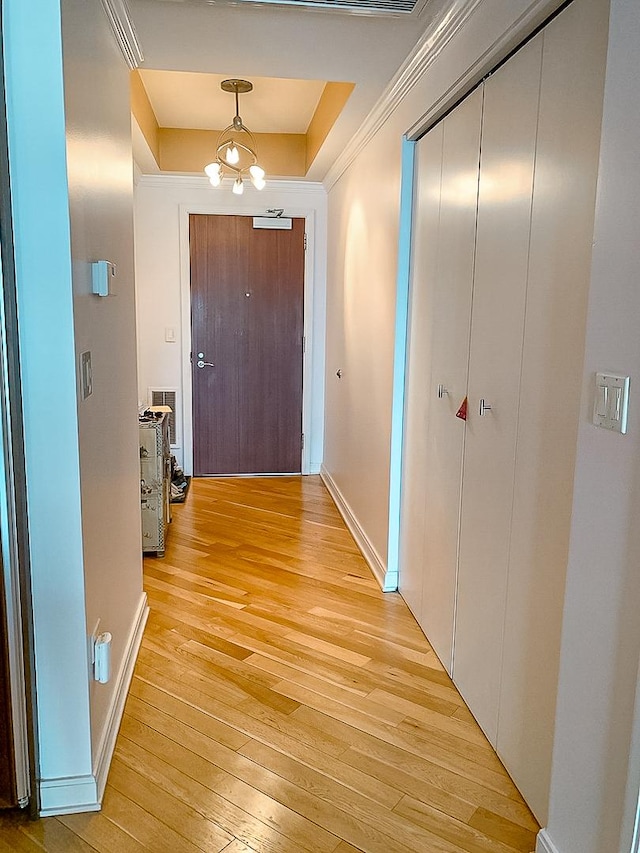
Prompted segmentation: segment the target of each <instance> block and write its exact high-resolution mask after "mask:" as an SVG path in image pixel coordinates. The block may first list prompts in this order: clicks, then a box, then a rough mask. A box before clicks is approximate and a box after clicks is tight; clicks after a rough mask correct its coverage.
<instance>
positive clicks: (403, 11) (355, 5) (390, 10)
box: [244, 0, 422, 15]
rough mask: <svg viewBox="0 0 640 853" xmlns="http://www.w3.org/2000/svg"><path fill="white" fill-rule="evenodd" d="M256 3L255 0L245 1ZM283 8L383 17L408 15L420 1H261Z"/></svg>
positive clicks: (261, 0) (245, 0)
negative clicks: (291, 7) (304, 7)
mask: <svg viewBox="0 0 640 853" xmlns="http://www.w3.org/2000/svg"><path fill="white" fill-rule="evenodd" d="M244 2H255V0H244ZM260 2H263V3H264V2H267V3H277V4H278V5H281V6H307V7H312V8H317V9H342V10H345V11H349V12H360V13H363V12H365V13H366V12H368V13H369V14H371V13H374V14H378V15H380V14H382V15H408V14H410V13H411V12H413V10H414V9H415V7H416V6H417V5H422V4H421V3H420V0H260Z"/></svg>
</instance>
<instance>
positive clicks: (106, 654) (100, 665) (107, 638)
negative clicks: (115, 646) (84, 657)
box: [93, 631, 112, 684]
mask: <svg viewBox="0 0 640 853" xmlns="http://www.w3.org/2000/svg"><path fill="white" fill-rule="evenodd" d="M111 639H112V638H111V634H110V633H109V631H105V632H104V633H102V634H98V636H97V637H96V645H95V650H94V663H93V677H94V679H95V680H96V681H99V682H100V684H106V683H107V681H109V678H110V677H111Z"/></svg>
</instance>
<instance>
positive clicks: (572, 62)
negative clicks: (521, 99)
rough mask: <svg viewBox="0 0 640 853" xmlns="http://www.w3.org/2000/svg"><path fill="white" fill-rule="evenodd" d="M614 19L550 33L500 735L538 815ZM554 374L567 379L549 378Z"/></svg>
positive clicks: (584, 5) (597, 6) (551, 714)
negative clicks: (609, 29)
mask: <svg viewBox="0 0 640 853" xmlns="http://www.w3.org/2000/svg"><path fill="white" fill-rule="evenodd" d="M607 24H608V7H607V4H606V3H604V2H601V0H586V2H585V0H579V2H575V3H573V4H572V5H571V6H569V7H568V8H567V9H565V11H564V12H563V13H562V14H561V15H559V16H558V18H557V19H556V20H555V21H553V23H552V24H551V25H550V26H548V27H547V28H546V30H545V32H544V50H543V61H542V84H541V90H540V117H539V122H538V143H537V152H536V179H535V186H534V192H533V215H532V223H531V248H530V252H529V286H528V292H527V307H526V325H525V336H524V353H523V362H522V379H521V394H520V418H519V424H518V443H517V447H518V453H517V459H516V470H515V480H514V482H515V494H514V506H513V521H512V526H511V546H510V567H509V588H508V593H507V608H506V619H505V630H504V653H503V662H502V684H501V692H500V725H499V727H498V744H497V749H498V754H499V755H500V757H501V758H502V759H503V761H504V762H505V764H506V766H507V768H508V770H509V772H510V773H511V775H512V776H513V778H514V780H515V782H516V784H517V785H518V786H519V787H520V789H521V790H522V791H523V793H525V796H526V797H527V801H528V802H529V804H530V805H531V807H532V809H533V810H534V812H535V813H536V815H537V816H538V818H539V819H540V820H541V821H545V820H546V817H547V802H548V791H549V780H550V778H551V753H552V747H553V730H554V721H555V709H556V693H557V682H558V670H559V658H560V633H561V627H562V611H563V599H564V586H565V573H566V565H567V556H568V551H569V529H570V527H569V525H570V520H571V510H572V495H573V469H574V463H575V449H576V440H577V428H578V413H579V410H580V392H581V387H582V363H583V354H584V335H585V324H586V303H587V295H588V284H589V274H590V266H591V244H592V235H593V218H594V209H595V192H596V178H597V174H598V154H599V145H600V123H601V120H602V96H603V84H604V61H605V55H606V50H607ZM553 376H557V377H560V378H561V380H560V382H550V381H549V377H553ZM525 732H526V737H525V736H523V733H525Z"/></svg>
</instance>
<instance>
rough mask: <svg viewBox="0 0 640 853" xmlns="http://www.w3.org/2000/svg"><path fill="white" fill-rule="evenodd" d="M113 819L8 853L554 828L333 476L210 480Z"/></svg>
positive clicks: (19, 829) (150, 659)
mask: <svg viewBox="0 0 640 853" xmlns="http://www.w3.org/2000/svg"><path fill="white" fill-rule="evenodd" d="M145 586H146V589H147V592H148V596H149V605H150V608H151V615H150V617H149V622H148V625H147V629H146V632H145V637H144V640H143V644H142V648H141V651H140V656H139V658H138V664H137V667H136V671H135V676H134V680H133V683H132V687H131V693H130V696H129V700H128V703H127V707H126V711H125V717H124V720H123V723H122V727H121V730H120V734H119V737H118V742H117V747H116V752H115V755H114V759H113V764H112V768H111V773H110V776H109V782H108V785H107V790H106V793H105V798H104V803H103V809H102V811H101V812H100V813H95V814H80V815H69V816H64V817H61V818H49V819H47V820H41V821H38V822H35V823H29V822H26V821H24V820H22V819H7V818H4V819H0V853H5V851H20V853H23V851H24V853H36V851H42V850H45V851H50V852H51V853H83V851H100V853H136V851H153V852H154V853H197V851H207V853H215V851H222V850H224V851H226V853H251V851H256V853H262V851H265V852H266V851H268V853H298V851H303V850H304V851H311V852H312V853H332V852H333V851H336V853H354V851H359V850H360V851H366V853H404V851H416V853H462V852H463V851H464V853H513V851H519V853H530V851H532V850H533V848H534V846H535V833H536V831H537V828H538V827H537V824H536V822H535V820H534V819H533V817H532V816H531V814H530V812H529V810H528V809H527V807H526V805H525V804H524V803H523V801H522V799H521V798H520V796H519V794H518V792H517V790H516V789H515V787H514V786H513V784H512V783H511V781H510V780H509V778H508V776H507V774H506V773H505V771H504V769H503V768H502V766H501V764H500V762H499V761H498V759H497V758H496V756H495V754H494V753H493V750H492V749H491V748H490V746H489V745H488V744H487V742H486V740H485V739H484V736H483V735H482V733H481V732H480V730H479V729H478V727H477V726H476V724H475V723H474V722H473V720H472V718H471V716H470V714H469V712H468V711H467V709H466V707H465V706H464V703H463V702H462V699H461V698H460V696H459V694H458V693H457V691H456V690H455V688H454V687H453V685H452V683H451V681H450V680H449V678H448V676H447V675H446V673H445V672H444V671H443V669H442V667H441V666H440V664H439V662H438V660H437V659H436V657H435V655H434V653H433V652H432V651H431V650H430V647H429V645H428V643H427V642H426V640H425V638H424V636H423V635H422V633H421V631H420V630H419V628H418V627H417V625H416V623H415V621H414V619H413V617H412V616H411V614H410V613H409V611H408V609H407V607H406V605H405V604H404V602H403V601H402V599H401V598H400V596H399V595H397V594H386V595H383V594H382V593H381V592H380V590H379V587H378V585H377V584H376V582H375V581H374V579H373V578H372V576H371V574H370V571H369V569H368V567H367V565H366V564H365V562H364V560H363V559H362V557H361V555H360V553H359V552H358V550H357V549H356V546H355V544H354V542H353V540H352V538H351V536H350V534H349V533H348V531H347V530H346V529H345V527H344V524H343V522H342V520H341V518H340V516H339V514H338V513H337V511H336V509H335V507H334V505H333V503H332V501H331V499H330V497H329V496H328V494H327V492H326V490H325V488H324V486H323V485H322V483H321V481H320V479H319V478H317V477H305V478H293V477H291V478H277V479H275V478H274V479H225V480H196V481H194V482H193V483H192V488H191V492H190V494H189V498H188V500H187V503H186V504H185V505H184V506H174V520H173V524H172V526H171V530H170V534H169V537H168V548H167V552H166V557H165V558H164V559H147V560H146V561H145Z"/></svg>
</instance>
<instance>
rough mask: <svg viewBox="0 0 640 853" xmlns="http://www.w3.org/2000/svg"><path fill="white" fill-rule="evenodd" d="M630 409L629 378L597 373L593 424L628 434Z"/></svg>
mask: <svg viewBox="0 0 640 853" xmlns="http://www.w3.org/2000/svg"><path fill="white" fill-rule="evenodd" d="M628 408H629V377H628V376H617V375H616V374H614V373H596V393H595V400H594V403H593V423H594V424H595V425H596V426H599V427H602V428H603V429H610V430H613V431H614V432H621V433H623V434H624V433H626V431H627V410H628Z"/></svg>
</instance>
